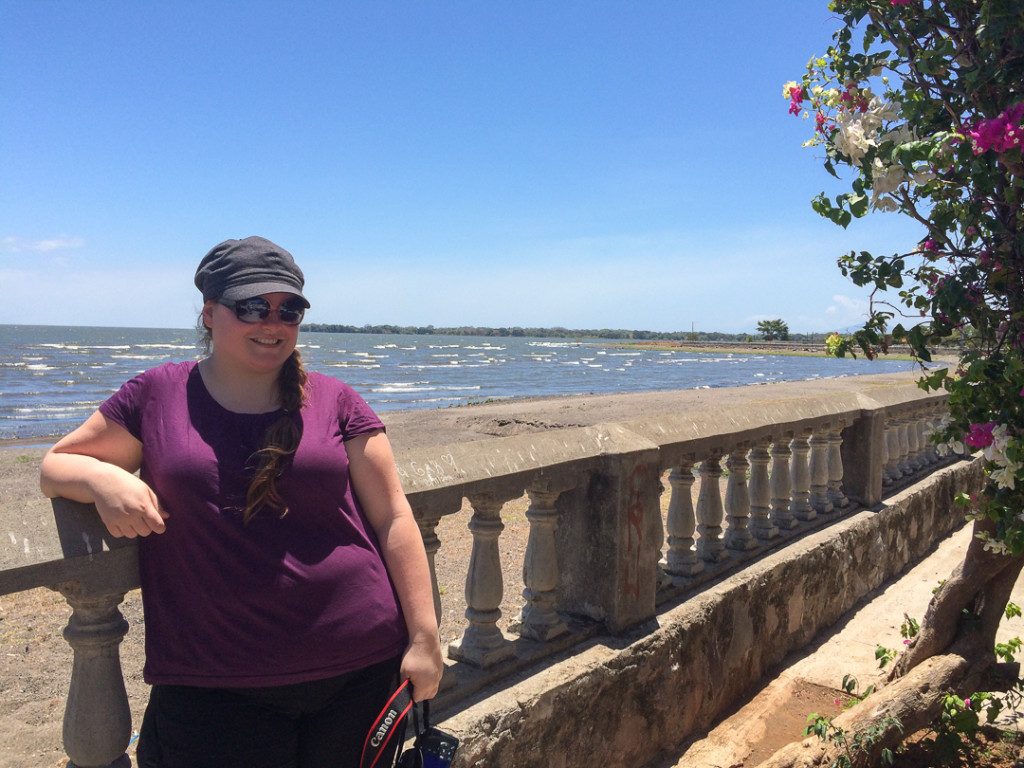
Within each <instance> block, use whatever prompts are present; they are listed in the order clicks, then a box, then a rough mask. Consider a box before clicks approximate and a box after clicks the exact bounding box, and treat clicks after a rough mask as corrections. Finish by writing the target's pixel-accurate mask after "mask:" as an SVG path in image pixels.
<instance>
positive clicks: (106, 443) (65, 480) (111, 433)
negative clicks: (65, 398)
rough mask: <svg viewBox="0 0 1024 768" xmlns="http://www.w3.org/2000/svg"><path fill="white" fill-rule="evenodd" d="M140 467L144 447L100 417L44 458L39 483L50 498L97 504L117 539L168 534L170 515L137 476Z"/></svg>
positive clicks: (66, 438)
mask: <svg viewBox="0 0 1024 768" xmlns="http://www.w3.org/2000/svg"><path fill="white" fill-rule="evenodd" d="M140 466H142V443H140V442H139V441H138V440H136V439H135V438H134V437H133V436H132V435H131V434H130V433H129V432H128V431H127V430H126V429H125V428H124V427H122V426H120V425H119V424H117V423H115V422H113V421H110V420H108V419H107V418H106V417H104V416H103V414H101V413H100V412H99V411H97V412H96V413H94V414H93V415H92V416H90V417H89V418H88V419H87V420H86V422H85V423H84V424H82V426H80V427H79V428H78V429H76V430H75V431H74V432H72V433H71V434H69V435H67V436H66V437H64V438H63V439H61V440H59V441H58V442H57V444H56V445H55V446H53V448H51V449H50V450H49V452H48V453H47V454H46V456H44V457H43V466H42V474H41V476H40V478H39V482H40V487H41V488H42V490H43V493H45V494H46V495H47V496H49V497H50V498H54V497H56V496H63V497H65V498H68V499H72V500H73V501H80V502H83V503H85V504H95V505H96V509H97V511H98V512H99V514H100V519H101V520H103V524H104V525H105V526H107V530H108V531H110V533H111V534H112V535H113V536H124V537H126V538H129V539H133V538H135V537H136V536H148V535H149V534H151V533H163V532H164V531H165V530H166V527H165V525H164V520H166V519H167V513H165V512H163V511H162V510H161V509H160V502H159V501H158V500H157V497H156V494H155V493H154V492H153V489H152V488H150V487H149V486H148V485H146V483H144V482H143V481H142V480H140V479H139V478H138V477H137V476H136V475H135V472H136V471H138V469H139V467H140Z"/></svg>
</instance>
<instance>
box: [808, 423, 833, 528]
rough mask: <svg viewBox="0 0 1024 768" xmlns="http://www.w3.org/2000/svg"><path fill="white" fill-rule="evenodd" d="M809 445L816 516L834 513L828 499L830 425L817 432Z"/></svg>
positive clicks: (811, 502) (811, 492)
mask: <svg viewBox="0 0 1024 768" xmlns="http://www.w3.org/2000/svg"><path fill="white" fill-rule="evenodd" d="M808 443H809V444H810V448H811V458H810V463H809V465H808V471H809V473H810V480H811V486H810V499H809V501H810V505H811V507H812V508H813V509H814V512H815V514H818V515H825V514H828V513H829V512H831V511H832V502H831V501H830V500H829V497H828V425H826V426H825V427H823V428H819V429H817V430H815V431H814V433H813V434H812V435H811V437H810V440H809V441H808Z"/></svg>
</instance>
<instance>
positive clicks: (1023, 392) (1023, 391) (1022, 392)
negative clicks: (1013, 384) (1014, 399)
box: [1020, 389, 1024, 397]
mask: <svg viewBox="0 0 1024 768" xmlns="http://www.w3.org/2000/svg"><path fill="white" fill-rule="evenodd" d="M1020 396H1021V397H1024V389H1022V390H1021V391H1020Z"/></svg>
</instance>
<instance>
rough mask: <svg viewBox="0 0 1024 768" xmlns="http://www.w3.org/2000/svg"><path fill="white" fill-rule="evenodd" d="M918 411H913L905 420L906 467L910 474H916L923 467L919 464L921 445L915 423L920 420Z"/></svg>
mask: <svg viewBox="0 0 1024 768" xmlns="http://www.w3.org/2000/svg"><path fill="white" fill-rule="evenodd" d="M920 418H921V414H920V412H919V411H914V412H913V413H911V414H910V416H909V417H908V418H907V465H908V466H909V467H910V469H911V471H912V472H917V471H919V470H921V469H922V468H923V467H924V464H923V463H922V462H921V443H920V441H919V440H918V431H917V422H918V421H919V420H920Z"/></svg>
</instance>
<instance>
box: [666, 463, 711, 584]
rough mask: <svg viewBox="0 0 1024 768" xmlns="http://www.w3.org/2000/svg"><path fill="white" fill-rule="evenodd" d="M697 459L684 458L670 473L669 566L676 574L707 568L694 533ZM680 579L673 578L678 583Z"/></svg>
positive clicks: (667, 525) (667, 567) (680, 575)
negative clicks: (695, 462) (694, 486)
mask: <svg viewBox="0 0 1024 768" xmlns="http://www.w3.org/2000/svg"><path fill="white" fill-rule="evenodd" d="M692 467H693V459H692V458H690V459H686V460H684V461H683V462H682V463H681V464H680V465H679V466H678V467H675V468H673V469H672V471H671V472H669V474H668V483H669V486H670V487H671V488H672V497H671V498H670V499H669V502H668V520H667V523H666V528H667V529H668V552H667V553H666V554H665V562H666V568H665V570H666V571H667V572H668V573H669V574H671V575H672V576H673V577H688V576H694V575H696V574H698V573H700V572H701V571H702V570H704V562H703V561H702V560H701V559H700V558H698V557H697V552H696V548H695V545H694V540H693V534H694V532H695V531H696V530H697V517H696V515H695V513H694V511H693V496H692V493H693V491H692V489H693V480H694V478H693V470H692ZM679 581H680V579H676V578H674V579H673V582H675V583H678V582H679Z"/></svg>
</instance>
